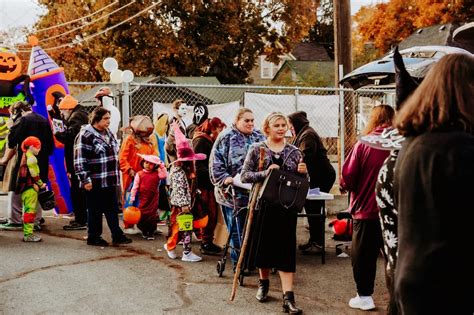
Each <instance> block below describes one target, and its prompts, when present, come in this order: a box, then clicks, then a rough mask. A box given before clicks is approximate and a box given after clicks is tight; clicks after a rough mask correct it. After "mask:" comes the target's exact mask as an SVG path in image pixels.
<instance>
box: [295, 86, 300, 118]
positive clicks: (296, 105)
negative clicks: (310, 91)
mask: <svg viewBox="0 0 474 315" xmlns="http://www.w3.org/2000/svg"><path fill="white" fill-rule="evenodd" d="M299 95H300V92H299V90H298V87H296V88H295V112H297V111H298V96H299Z"/></svg>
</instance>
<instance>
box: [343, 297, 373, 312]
mask: <svg viewBox="0 0 474 315" xmlns="http://www.w3.org/2000/svg"><path fill="white" fill-rule="evenodd" d="M349 306H350V307H352V308H358V309H360V310H363V311H368V310H373V309H374V308H375V304H374V300H373V299H372V297H371V296H359V294H357V296H356V297H354V298H352V299H350V300H349Z"/></svg>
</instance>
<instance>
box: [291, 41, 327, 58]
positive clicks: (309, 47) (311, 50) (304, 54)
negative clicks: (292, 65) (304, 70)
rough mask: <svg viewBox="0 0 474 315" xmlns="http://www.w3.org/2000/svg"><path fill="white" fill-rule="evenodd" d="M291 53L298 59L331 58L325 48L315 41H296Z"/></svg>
mask: <svg viewBox="0 0 474 315" xmlns="http://www.w3.org/2000/svg"><path fill="white" fill-rule="evenodd" d="M291 54H292V55H293V56H295V58H296V60H300V61H317V60H326V61H329V60H332V59H331V58H330V57H329V55H328V53H327V51H326V48H324V46H323V45H320V44H317V43H298V44H296V45H295V48H293V51H292V52H291Z"/></svg>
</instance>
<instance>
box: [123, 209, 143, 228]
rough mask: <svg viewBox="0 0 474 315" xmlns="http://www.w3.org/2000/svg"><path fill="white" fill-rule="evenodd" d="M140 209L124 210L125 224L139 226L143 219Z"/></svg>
mask: <svg viewBox="0 0 474 315" xmlns="http://www.w3.org/2000/svg"><path fill="white" fill-rule="evenodd" d="M141 215H142V214H141V212H140V209H138V208H137V207H134V206H130V207H127V208H125V210H123V222H124V223H126V224H129V225H134V224H137V223H138V221H140V217H141Z"/></svg>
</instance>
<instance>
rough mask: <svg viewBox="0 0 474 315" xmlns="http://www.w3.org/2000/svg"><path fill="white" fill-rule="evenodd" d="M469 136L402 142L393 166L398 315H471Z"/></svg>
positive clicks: (472, 139) (473, 149)
mask: <svg viewBox="0 0 474 315" xmlns="http://www.w3.org/2000/svg"><path fill="white" fill-rule="evenodd" d="M473 161H474V136H473V135H470V134H468V133H466V132H460V131H453V132H427V133H425V134H422V135H420V136H417V137H414V138H413V137H409V138H407V139H406V140H405V141H404V142H403V145H402V149H401V151H400V153H399V157H398V159H397V162H396V165H395V174H394V186H393V188H394V199H395V200H394V201H395V208H396V209H397V210H398V242H399V247H398V260H397V266H396V268H395V296H396V298H397V301H398V304H399V306H400V307H401V312H402V313H404V314H473V312H474V303H473V302H472V297H473V296H474V289H473V286H472V283H473V281H474V268H473V259H472V258H468V256H466V255H467V254H468V251H470V249H471V247H472V243H473V242H474V233H473V228H472V213H473V209H474V206H473V202H472V193H473V192H474V181H473V178H474V163H473Z"/></svg>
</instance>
